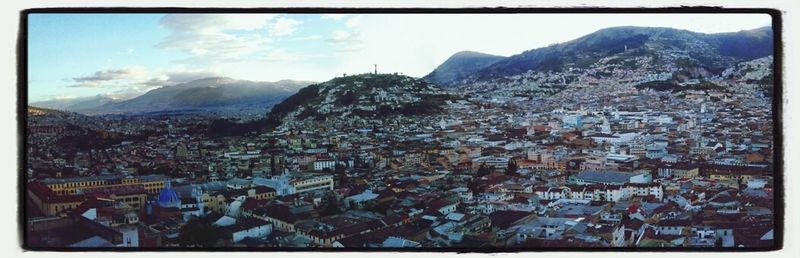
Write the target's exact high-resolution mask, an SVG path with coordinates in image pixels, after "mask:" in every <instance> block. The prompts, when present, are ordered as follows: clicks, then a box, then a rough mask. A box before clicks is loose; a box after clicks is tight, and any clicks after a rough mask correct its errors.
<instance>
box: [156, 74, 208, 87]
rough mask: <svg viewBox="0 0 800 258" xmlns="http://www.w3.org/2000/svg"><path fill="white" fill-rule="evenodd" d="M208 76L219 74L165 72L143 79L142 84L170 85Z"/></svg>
mask: <svg viewBox="0 0 800 258" xmlns="http://www.w3.org/2000/svg"><path fill="white" fill-rule="evenodd" d="M208 77H219V75H218V74H215V73H210V72H167V73H162V74H159V75H157V76H155V77H154V78H152V79H150V80H147V81H145V82H144V84H145V85H148V86H170V85H175V84H179V83H184V82H190V81H194V80H197V79H203V78H208Z"/></svg>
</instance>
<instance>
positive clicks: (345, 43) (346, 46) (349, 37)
mask: <svg viewBox="0 0 800 258" xmlns="http://www.w3.org/2000/svg"><path fill="white" fill-rule="evenodd" d="M327 41H328V43H329V44H331V45H332V46H333V48H334V49H335V50H336V51H337V52H355V51H358V50H360V49H361V45H362V40H361V35H360V34H359V33H358V32H355V31H352V32H350V31H346V30H335V31H333V33H331V37H330V38H329V39H328V40H327Z"/></svg>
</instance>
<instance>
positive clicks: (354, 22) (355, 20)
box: [344, 16, 361, 29]
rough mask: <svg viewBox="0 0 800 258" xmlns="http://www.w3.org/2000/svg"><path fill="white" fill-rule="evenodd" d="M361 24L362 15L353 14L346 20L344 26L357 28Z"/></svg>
mask: <svg viewBox="0 0 800 258" xmlns="http://www.w3.org/2000/svg"><path fill="white" fill-rule="evenodd" d="M358 25H361V16H353V17H351V18H349V19H347V21H345V22H344V26H345V27H348V28H351V29H352V28H355V27H358Z"/></svg>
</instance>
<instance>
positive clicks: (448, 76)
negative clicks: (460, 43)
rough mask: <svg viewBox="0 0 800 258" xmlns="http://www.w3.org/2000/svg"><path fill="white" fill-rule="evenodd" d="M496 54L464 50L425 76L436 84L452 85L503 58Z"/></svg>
mask: <svg viewBox="0 0 800 258" xmlns="http://www.w3.org/2000/svg"><path fill="white" fill-rule="evenodd" d="M503 58H505V57H503V56H496V55H490V54H484V53H479V52H472V51H462V52H458V53H455V54H454V55H452V56H450V58H448V59H447V60H446V61H445V62H444V63H442V64H441V65H439V66H438V67H436V69H435V70H433V71H432V72H431V73H429V74H428V75H426V76H425V77H423V79H425V80H428V81H430V82H432V83H434V84H436V85H441V86H443V87H450V86H453V85H454V84H456V83H457V82H459V81H461V80H463V79H465V78H466V77H467V76H469V75H470V74H472V73H475V72H477V71H478V70H480V69H483V68H485V67H487V66H489V65H492V64H494V63H495V62H497V61H499V60H501V59H503Z"/></svg>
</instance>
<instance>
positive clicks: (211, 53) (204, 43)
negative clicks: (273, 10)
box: [156, 14, 285, 67]
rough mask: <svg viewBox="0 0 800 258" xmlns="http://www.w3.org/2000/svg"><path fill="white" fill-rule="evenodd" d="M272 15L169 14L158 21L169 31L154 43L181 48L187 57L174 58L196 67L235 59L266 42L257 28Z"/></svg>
mask: <svg viewBox="0 0 800 258" xmlns="http://www.w3.org/2000/svg"><path fill="white" fill-rule="evenodd" d="M276 17H277V15H274V14H269V15H264V14H236V15H233V14H229V15H223V14H169V15H166V16H164V17H163V18H162V19H161V21H160V24H161V27H162V28H164V29H166V30H168V31H169V32H170V34H169V35H168V36H167V37H166V38H164V39H163V40H162V41H161V42H160V43H158V44H157V45H156V46H157V47H160V48H164V49H174V50H178V51H181V52H183V53H184V54H186V55H187V56H188V57H187V58H184V59H182V60H178V62H182V63H186V64H191V65H194V66H198V67H201V66H206V65H209V64H212V63H213V64H219V63H225V62H237V61H241V60H242V59H243V58H246V57H247V56H249V55H251V54H253V53H256V52H258V51H259V50H261V49H262V47H263V46H265V45H266V44H267V43H269V42H270V39H269V38H267V37H266V35H264V33H260V32H259V30H260V29H262V28H265V27H266V26H267V24H268V23H269V22H270V21H271V20H273V19H275V18H276ZM284 29H285V28H284Z"/></svg>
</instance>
